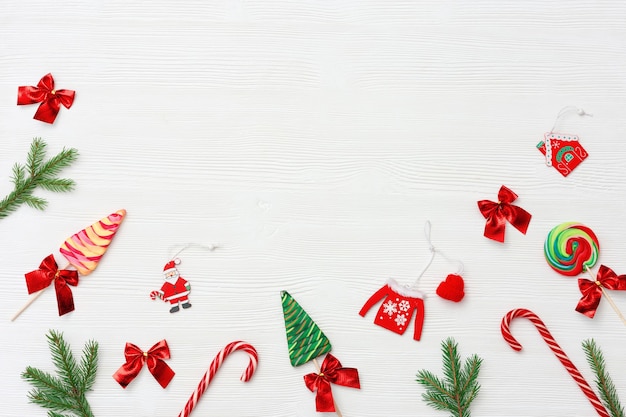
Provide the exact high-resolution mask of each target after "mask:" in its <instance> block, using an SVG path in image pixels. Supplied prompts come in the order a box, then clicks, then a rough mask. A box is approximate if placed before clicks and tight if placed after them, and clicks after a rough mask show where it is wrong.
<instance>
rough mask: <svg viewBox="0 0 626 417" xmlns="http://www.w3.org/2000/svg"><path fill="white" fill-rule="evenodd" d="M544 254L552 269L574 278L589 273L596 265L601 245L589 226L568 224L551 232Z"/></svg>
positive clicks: (561, 225) (559, 226) (574, 223)
mask: <svg viewBox="0 0 626 417" xmlns="http://www.w3.org/2000/svg"><path fill="white" fill-rule="evenodd" d="M543 252H544V255H545V256H546V261H548V265H550V267H551V268H552V269H554V270H555V271H556V272H558V273H560V274H562V275H566V276H568V277H573V276H576V275H580V274H581V273H583V272H585V271H588V270H589V269H590V268H592V267H593V266H594V265H595V264H596V262H597V261H598V254H599V252H600V243H599V242H598V238H597V237H596V235H595V233H593V230H591V229H590V228H588V227H587V226H585V225H582V224H580V223H576V222H566V223H561V224H560V225H558V226H556V227H555V228H554V229H552V230H550V233H548V237H546V242H545V244H544V245H543Z"/></svg>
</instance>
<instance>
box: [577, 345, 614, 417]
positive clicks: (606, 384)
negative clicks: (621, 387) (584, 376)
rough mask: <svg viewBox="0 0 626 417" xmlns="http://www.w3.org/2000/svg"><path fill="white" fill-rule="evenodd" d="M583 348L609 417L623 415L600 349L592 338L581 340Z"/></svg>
mask: <svg viewBox="0 0 626 417" xmlns="http://www.w3.org/2000/svg"><path fill="white" fill-rule="evenodd" d="M583 350H584V351H585V354H586V356H587V362H588V363H589V366H591V369H592V370H593V372H594V374H595V375H596V380H595V382H596V387H597V388H598V391H600V398H601V399H602V402H603V403H604V406H605V407H606V408H607V410H608V411H609V413H610V414H611V417H624V408H623V407H622V405H621V403H620V401H619V397H618V396H617V390H616V389H615V385H614V384H613V380H612V379H611V376H610V375H609V373H608V372H607V371H606V363H605V361H604V355H603V354H602V350H600V348H599V347H598V346H597V345H596V342H595V341H594V340H593V339H589V340H585V341H583Z"/></svg>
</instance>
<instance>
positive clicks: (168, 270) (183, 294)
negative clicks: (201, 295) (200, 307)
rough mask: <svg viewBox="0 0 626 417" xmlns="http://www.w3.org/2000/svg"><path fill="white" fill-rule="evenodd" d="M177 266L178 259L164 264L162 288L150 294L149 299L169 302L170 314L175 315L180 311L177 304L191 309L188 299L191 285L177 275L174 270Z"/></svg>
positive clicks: (176, 270)
mask: <svg viewBox="0 0 626 417" xmlns="http://www.w3.org/2000/svg"><path fill="white" fill-rule="evenodd" d="M178 264H180V259H178V258H177V259H174V260H172V261H169V262H168V263H166V264H165V266H164V267H163V275H165V282H164V283H163V286H161V289H160V290H158V291H152V292H151V293H150V298H152V299H153V300H155V299H157V298H159V299H161V300H163V301H166V302H169V303H170V305H171V306H172V308H170V313H176V312H177V311H178V310H180V307H179V304H180V305H182V307H183V308H189V307H191V303H190V302H189V297H188V295H189V291H191V285H189V283H188V282H187V281H186V280H185V279H184V278H183V277H181V276H180V274H179V273H178V269H176V265H178Z"/></svg>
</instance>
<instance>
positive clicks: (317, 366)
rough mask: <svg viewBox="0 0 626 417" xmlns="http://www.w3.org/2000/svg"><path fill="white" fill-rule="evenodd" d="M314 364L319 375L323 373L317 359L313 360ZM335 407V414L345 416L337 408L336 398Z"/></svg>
mask: <svg viewBox="0 0 626 417" xmlns="http://www.w3.org/2000/svg"><path fill="white" fill-rule="evenodd" d="M313 363H314V364H315V367H316V368H317V372H318V373H320V372H322V368H320V364H319V363H317V358H313ZM333 405H334V406H335V413H337V415H338V416H339V417H343V414H341V410H339V407H337V403H336V402H335V399H334V398H333Z"/></svg>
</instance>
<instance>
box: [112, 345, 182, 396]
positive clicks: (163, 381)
mask: <svg viewBox="0 0 626 417" xmlns="http://www.w3.org/2000/svg"><path fill="white" fill-rule="evenodd" d="M124 357H125V358H126V363H125V364H124V365H122V366H121V367H120V368H119V369H118V370H117V371H115V373H114V374H113V378H115V380H116V381H117V382H118V383H119V384H120V385H121V386H122V388H126V386H127V385H128V384H130V383H131V381H132V380H133V379H135V377H136V376H137V375H139V372H140V371H141V368H143V364H144V363H147V364H148V370H149V371H150V373H151V374H152V375H154V378H155V379H156V380H157V382H158V383H159V384H160V385H161V386H162V387H163V388H165V387H167V385H168V384H169V383H170V381H171V380H172V378H174V371H173V370H172V368H170V367H169V365H168V364H166V363H165V361H164V360H163V359H169V358H170V348H169V347H168V346H167V342H166V341H165V339H163V340H161V341H160V342H157V343H156V344H155V345H154V346H152V347H151V348H150V350H148V351H147V352H144V351H142V350H141V349H139V347H137V346H135V345H133V344H132V343H128V342H127V343H126V347H125V348H124Z"/></svg>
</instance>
